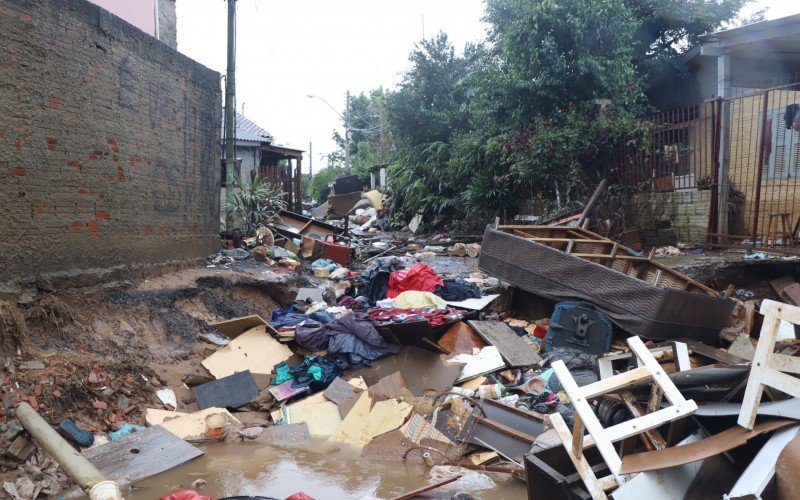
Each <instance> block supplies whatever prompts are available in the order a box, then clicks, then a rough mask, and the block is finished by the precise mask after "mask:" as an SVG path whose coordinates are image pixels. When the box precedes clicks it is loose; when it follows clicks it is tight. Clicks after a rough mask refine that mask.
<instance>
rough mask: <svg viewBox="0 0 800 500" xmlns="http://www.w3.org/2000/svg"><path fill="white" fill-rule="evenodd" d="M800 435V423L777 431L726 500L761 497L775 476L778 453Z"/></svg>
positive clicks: (752, 461) (740, 477)
mask: <svg viewBox="0 0 800 500" xmlns="http://www.w3.org/2000/svg"><path fill="white" fill-rule="evenodd" d="M798 435H800V425H795V426H792V427H787V428H785V429H779V430H777V431H775V434H773V435H772V436H771V437H770V438H769V441H767V442H766V444H764V446H762V447H761V449H760V450H759V451H758V454H756V456H755V457H754V458H753V459H752V460H751V461H750V464H749V465H748V466H747V468H746V469H745V470H744V472H743V473H742V475H741V476H739V480H738V481H736V484H734V485H733V488H731V490H730V492H728V494H727V495H725V496H724V498H725V500H733V499H738V498H761V494H762V493H763V492H764V489H766V487H767V485H768V484H769V483H770V482H771V481H772V479H773V477H775V464H776V463H777V461H778V455H780V453H781V452H782V451H783V449H784V447H786V445H788V444H789V442H790V441H792V440H793V439H795V438H796V437H797V436H798Z"/></svg>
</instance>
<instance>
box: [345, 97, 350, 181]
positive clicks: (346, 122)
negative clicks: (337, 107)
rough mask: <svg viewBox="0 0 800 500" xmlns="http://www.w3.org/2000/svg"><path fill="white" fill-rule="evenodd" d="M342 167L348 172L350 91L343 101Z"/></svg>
mask: <svg viewBox="0 0 800 500" xmlns="http://www.w3.org/2000/svg"><path fill="white" fill-rule="evenodd" d="M344 169H345V171H346V172H347V173H348V174H350V173H351V172H350V91H349V90H348V91H347V97H346V99H345V102H344Z"/></svg>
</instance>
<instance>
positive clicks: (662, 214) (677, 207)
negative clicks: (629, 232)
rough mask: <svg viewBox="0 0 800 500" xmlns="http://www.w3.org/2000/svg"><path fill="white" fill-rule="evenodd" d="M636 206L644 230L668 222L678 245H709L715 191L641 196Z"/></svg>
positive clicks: (637, 198)
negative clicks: (650, 225) (708, 234)
mask: <svg viewBox="0 0 800 500" xmlns="http://www.w3.org/2000/svg"><path fill="white" fill-rule="evenodd" d="M634 203H635V204H636V206H637V214H638V219H639V220H638V222H639V225H640V227H644V226H646V225H647V224H648V223H653V222H657V221H665V222H667V221H668V222H669V223H670V224H669V225H670V228H671V229H672V230H673V231H674V233H675V237H676V238H677V241H678V242H682V243H690V242H691V243H704V242H705V241H706V232H707V231H708V213H709V210H710V207H711V191H709V190H701V191H697V190H688V191H673V192H669V193H640V194H638V195H636V197H635V199H634Z"/></svg>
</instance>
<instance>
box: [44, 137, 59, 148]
mask: <svg viewBox="0 0 800 500" xmlns="http://www.w3.org/2000/svg"><path fill="white" fill-rule="evenodd" d="M44 142H45V144H47V149H49V150H50V151H54V150H55V149H56V146H57V145H58V139H56V138H55V137H45V138H44Z"/></svg>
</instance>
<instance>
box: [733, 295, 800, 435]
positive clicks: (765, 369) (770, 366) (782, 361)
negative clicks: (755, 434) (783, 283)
mask: <svg viewBox="0 0 800 500" xmlns="http://www.w3.org/2000/svg"><path fill="white" fill-rule="evenodd" d="M759 312H760V313H761V314H763V315H764V324H763V326H762V327H761V336H760V337H759V339H758V345H757V346H756V354H755V356H754V357H753V364H752V366H751V367H750V376H749V378H748V379H747V389H745V391H744V399H743V400H742V409H741V410H740V411H739V420H738V423H739V425H741V426H742V427H744V428H746V429H752V428H753V425H754V424H755V421H756V415H757V414H758V407H759V405H760V404H761V395H762V394H763V392H764V388H765V387H771V388H774V389H777V390H779V391H781V392H785V393H786V394H789V395H790V396H793V397H795V398H800V379H798V378H797V377H793V376H791V375H789V374H790V373H794V374H800V358H796V357H793V356H787V355H785V354H775V353H774V352H773V351H775V342H776V340H777V338H778V329H779V328H780V326H781V321H788V322H789V323H793V324H795V325H800V307H797V306H790V305H789V304H783V303H781V302H776V301H774V300H764V301H763V302H762V303H761V309H760V310H759Z"/></svg>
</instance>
